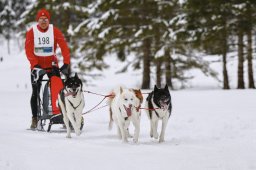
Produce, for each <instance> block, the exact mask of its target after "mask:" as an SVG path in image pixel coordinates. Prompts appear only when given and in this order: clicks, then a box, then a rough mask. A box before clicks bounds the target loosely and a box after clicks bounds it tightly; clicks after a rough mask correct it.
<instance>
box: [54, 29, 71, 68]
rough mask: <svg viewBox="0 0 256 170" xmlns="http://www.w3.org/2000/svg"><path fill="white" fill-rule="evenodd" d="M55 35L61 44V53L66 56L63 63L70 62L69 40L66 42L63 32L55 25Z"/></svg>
mask: <svg viewBox="0 0 256 170" xmlns="http://www.w3.org/2000/svg"><path fill="white" fill-rule="evenodd" d="M54 36H55V38H56V41H57V44H58V45H59V47H60V49H61V54H62V56H63V58H64V60H63V63H64V64H70V51H69V48H68V45H67V42H66V40H65V38H64V36H63V34H62V33H61V31H60V30H59V29H58V28H56V27H54Z"/></svg>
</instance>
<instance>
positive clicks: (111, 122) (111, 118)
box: [108, 107, 113, 130]
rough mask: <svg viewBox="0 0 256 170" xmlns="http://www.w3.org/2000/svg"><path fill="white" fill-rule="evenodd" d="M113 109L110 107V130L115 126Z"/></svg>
mask: <svg viewBox="0 0 256 170" xmlns="http://www.w3.org/2000/svg"><path fill="white" fill-rule="evenodd" d="M112 115H113V113H112V109H111V107H110V108H109V123H108V130H111V129H112V128H113V117H112Z"/></svg>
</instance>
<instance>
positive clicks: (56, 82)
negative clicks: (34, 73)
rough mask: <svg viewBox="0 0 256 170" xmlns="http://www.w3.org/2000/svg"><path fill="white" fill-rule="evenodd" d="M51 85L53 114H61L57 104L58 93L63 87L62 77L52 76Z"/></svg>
mask: <svg viewBox="0 0 256 170" xmlns="http://www.w3.org/2000/svg"><path fill="white" fill-rule="evenodd" d="M50 86H51V100H52V114H54V115H55V114H59V113H60V109H59V108H58V105H57V99H58V94H59V92H60V90H61V89H62V88H63V82H62V80H61V78H60V77H57V76H52V77H51V78H50Z"/></svg>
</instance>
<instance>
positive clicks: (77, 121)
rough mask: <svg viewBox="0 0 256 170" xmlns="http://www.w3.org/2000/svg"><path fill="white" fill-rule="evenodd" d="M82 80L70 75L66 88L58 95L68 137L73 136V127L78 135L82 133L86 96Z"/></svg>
mask: <svg viewBox="0 0 256 170" xmlns="http://www.w3.org/2000/svg"><path fill="white" fill-rule="evenodd" d="M82 87H83V84H82V81H81V80H80V79H79V77H78V76H77V73H76V74H75V76H74V77H69V78H68V79H67V80H66V81H65V83H64V88H63V89H62V90H61V91H60V93H59V95H58V100H57V102H58V106H59V108H60V110H61V112H62V114H63V120H64V123H65V126H66V128H67V138H71V135H70V132H71V127H70V124H69V122H70V123H71V125H72V127H73V128H74V130H75V133H76V135H77V136H79V135H80V134H81V130H80V128H81V124H82V111H83V108H84V96H83V92H82Z"/></svg>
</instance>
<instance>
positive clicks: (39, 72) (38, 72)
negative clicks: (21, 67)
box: [31, 64, 46, 83]
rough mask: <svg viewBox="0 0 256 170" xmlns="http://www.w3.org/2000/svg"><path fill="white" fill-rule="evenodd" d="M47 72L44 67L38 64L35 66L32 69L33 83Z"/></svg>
mask: <svg viewBox="0 0 256 170" xmlns="http://www.w3.org/2000/svg"><path fill="white" fill-rule="evenodd" d="M45 73H46V71H45V70H44V69H42V68H41V67H40V66H39V65H38V64H37V65H35V66H34V68H33V69H32V71H31V75H32V81H33V83H37V81H38V79H39V77H40V76H43V75H44V74H45Z"/></svg>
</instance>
